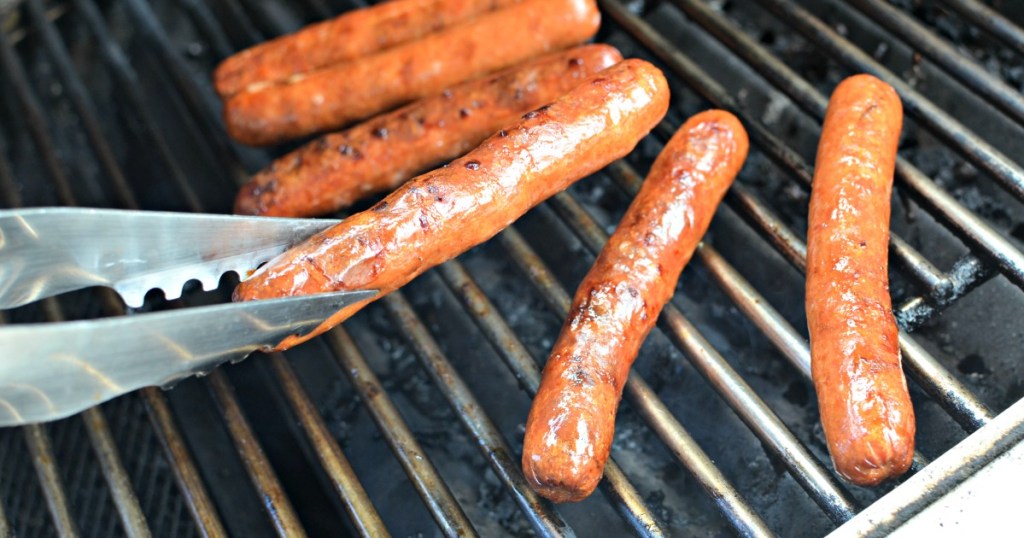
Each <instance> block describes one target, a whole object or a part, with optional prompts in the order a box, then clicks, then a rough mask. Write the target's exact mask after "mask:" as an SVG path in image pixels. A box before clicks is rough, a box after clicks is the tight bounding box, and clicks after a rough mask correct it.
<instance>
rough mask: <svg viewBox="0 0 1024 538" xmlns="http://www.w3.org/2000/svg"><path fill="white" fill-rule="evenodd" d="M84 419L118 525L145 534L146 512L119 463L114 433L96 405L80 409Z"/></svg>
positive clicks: (131, 533) (139, 534)
mask: <svg viewBox="0 0 1024 538" xmlns="http://www.w3.org/2000/svg"><path fill="white" fill-rule="evenodd" d="M82 419H83V420H84V421H85V430H86V432H88V434H89V440H90V441H91V442H92V446H93V449H94V452H96V458H97V460H99V463H100V470H101V471H102V472H103V477H104V478H105V479H106V481H107V484H109V485H110V494H111V495H112V496H113V497H114V505H115V506H117V512H118V514H119V515H120V516H121V525H122V526H123V527H124V530H125V533H127V534H128V535H129V536H133V537H134V536H139V537H148V536H150V535H151V533H150V532H149V525H148V524H147V523H146V516H145V515H143V513H142V508H141V507H140V506H139V499H138V497H137V496H136V495H135V490H134V489H132V484H131V482H130V481H129V480H128V473H127V472H126V471H125V469H124V464H122V463H121V458H120V456H119V455H118V451H117V445H116V444H114V437H113V436H112V435H111V434H110V426H109V425H108V424H107V418H106V416H105V415H104V414H103V411H102V410H101V408H99V407H93V408H92V409H89V410H87V411H85V412H84V413H82Z"/></svg>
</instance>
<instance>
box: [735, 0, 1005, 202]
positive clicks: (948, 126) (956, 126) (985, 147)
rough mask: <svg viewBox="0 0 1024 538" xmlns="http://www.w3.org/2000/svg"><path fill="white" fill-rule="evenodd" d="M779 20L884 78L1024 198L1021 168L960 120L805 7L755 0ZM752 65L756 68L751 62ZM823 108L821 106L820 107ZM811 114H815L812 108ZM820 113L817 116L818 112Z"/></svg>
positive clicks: (939, 131) (924, 120) (931, 126)
mask: <svg viewBox="0 0 1024 538" xmlns="http://www.w3.org/2000/svg"><path fill="white" fill-rule="evenodd" d="M758 3H760V4H761V5H763V6H765V7H767V8H768V9H769V10H770V11H772V12H773V13H775V14H776V16H777V17H779V19H780V20H782V21H785V22H786V23H787V24H788V25H791V26H792V27H793V28H795V29H796V30H797V31H798V32H800V33H801V34H803V35H804V36H805V37H807V38H808V39H810V40H811V41H813V42H814V43H817V44H818V45H819V46H821V47H822V48H824V49H825V50H827V51H828V52H829V53H830V54H831V55H832V56H834V57H835V58H837V59H838V60H840V61H841V62H842V63H844V64H846V65H848V66H850V67H851V68H854V69H857V70H860V71H864V72H866V73H871V74H872V75H875V76H876V77H878V78H880V79H882V80H884V81H885V82H887V83H888V84H889V85H891V86H892V87H893V88H895V89H896V92H897V93H899V95H900V98H901V99H902V100H903V105H904V107H905V109H906V111H907V112H908V113H909V114H910V115H911V116H913V117H915V118H916V119H917V120H918V121H919V122H921V124H922V125H923V126H925V127H926V128H927V129H928V130H929V131H932V132H933V133H935V134H936V135H937V136H938V137H940V138H941V139H942V140H944V141H945V142H946V143H947V144H949V146H950V147H951V148H952V149H955V150H956V151H957V152H958V153H960V154H961V155H963V156H964V158H966V159H967V160H968V161H970V162H971V163H972V164H974V165H975V166H976V167H978V168H979V169H980V170H984V171H985V172H986V173H987V174H989V175H990V176H991V177H992V178H994V179H995V180H996V181H997V182H998V183H999V184H1000V185H1002V186H1003V188H1005V189H1006V190H1007V191H1009V192H1010V193H1012V194H1013V195H1014V196H1016V197H1017V198H1018V199H1021V200H1024V169H1021V167H1020V166H1018V165H1017V164H1016V163H1014V162H1013V161H1011V160H1010V159H1009V158H1007V157H1006V156H1005V155H1003V154H1002V153H1000V152H999V151H998V150H996V149H995V148H994V147H992V146H991V145H990V144H989V143H988V142H985V141H984V140H982V139H981V138H979V137H978V136H977V135H975V134H974V133H972V132H971V131H970V130H968V129H967V128H966V127H964V125H963V124H961V123H960V122H959V121H957V120H956V119H954V118H953V117H951V116H950V115H949V114H946V113H945V112H944V111H942V109H940V108H939V107H937V106H936V105H935V104H933V103H932V102H931V101H929V100H928V99H926V98H925V97H924V96H923V95H921V94H920V93H918V92H917V90H914V89H913V88H911V87H910V85H909V84H907V83H905V82H903V80H902V79H900V77H898V76H896V75H895V74H893V73H892V72H891V71H889V70H888V69H886V68H885V67H883V66H882V65H881V64H879V63H878V62H876V61H875V60H874V59H872V58H871V56H869V55H868V54H866V53H865V52H864V51H862V50H860V49H858V48H857V47H856V46H855V45H853V44H852V43H850V42H849V41H848V40H847V39H845V38H843V37H842V36H840V35H839V34H838V33H837V32H835V31H834V30H832V28H830V27H829V26H828V25H827V24H825V23H824V22H822V21H821V20H819V19H818V18H816V17H815V16H814V15H812V14H811V13H810V12H808V11H807V10H806V9H804V8H802V7H800V6H798V5H796V4H795V3H793V2H790V1H789V0H758ZM754 67H755V69H756V68H757V66H756V65H754ZM822 110H824V109H822ZM808 112H810V113H811V114H812V115H815V116H819V114H818V113H817V112H815V111H813V110H808ZM819 117H820V116H819Z"/></svg>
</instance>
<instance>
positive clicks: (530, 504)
mask: <svg viewBox="0 0 1024 538" xmlns="http://www.w3.org/2000/svg"><path fill="white" fill-rule="evenodd" d="M383 301H384V305H385V306H386V307H387V310H388V313H389V314H390V315H391V317H392V319H394V321H395V323H396V324H397V325H398V326H399V327H401V329H402V334H403V335H404V336H405V338H406V339H407V340H408V342H409V344H410V345H411V346H412V347H413V349H414V350H415V352H416V356H417V357H418V358H419V360H420V363H421V364H422V365H423V367H424V369H426V370H427V372H428V373H429V374H430V377H431V378H432V379H433V380H434V384H436V385H437V387H438V388H439V389H440V390H441V393H442V394H443V395H444V397H445V399H446V400H448V404H449V405H450V406H451V407H452V409H453V410H454V411H455V414H456V415H457V416H458V417H459V420H461V421H462V424H463V426H464V427H465V428H466V429H467V430H468V431H469V432H470V434H471V435H472V436H473V437H474V438H475V439H476V440H477V442H476V444H477V446H478V447H479V448H480V451H481V452H482V453H483V456H484V457H485V458H486V459H487V460H488V463H490V465H491V468H492V469H493V470H494V473H495V474H497V475H498V477H499V478H500V479H501V481H502V482H504V483H505V487H506V488H508V490H509V493H511V495H512V497H513V498H514V499H515V500H516V503H517V504H518V505H519V508H520V509H521V510H522V511H523V513H524V514H526V516H527V519H528V520H529V521H530V524H531V525H533V528H534V530H536V531H537V533H538V534H540V535H541V536H575V535H576V534H575V533H574V532H573V530H572V529H571V528H569V526H568V525H567V524H566V523H565V521H564V520H563V519H562V517H561V516H560V515H559V514H558V512H557V511H555V509H554V508H553V507H552V506H551V503H549V502H548V501H546V500H543V499H541V497H540V496H539V495H537V494H536V493H535V492H534V491H533V490H532V489H530V487H529V485H528V484H527V483H526V477H525V476H523V471H522V469H521V468H520V466H519V458H516V457H515V455H514V453H513V452H512V449H511V448H509V446H508V443H506V442H505V440H504V438H502V436H501V433H499V432H498V428H497V427H496V426H495V425H494V423H493V422H492V421H491V419H490V417H488V416H487V414H486V413H485V412H484V411H483V409H482V408H481V406H480V404H479V403H478V402H477V400H476V398H475V397H474V396H473V394H472V392H471V391H470V390H469V387H468V386H467V385H466V383H465V382H464V381H463V380H462V378H461V377H459V374H458V373H457V372H456V370H455V368H454V367H453V366H452V364H451V362H449V360H448V358H447V357H445V356H444V353H443V352H442V351H441V347H440V346H439V345H438V344H437V341H435V340H434V338H433V337H432V336H431V335H430V332H429V331H428V330H427V328H426V327H425V326H424V325H423V322H422V321H420V319H419V317H418V316H417V315H416V313H415V312H414V311H413V308H412V305H411V304H409V301H408V300H406V299H405V296H404V295H402V293H401V292H398V291H396V292H393V293H391V294H389V295H388V296H387V297H385V298H384V299H383Z"/></svg>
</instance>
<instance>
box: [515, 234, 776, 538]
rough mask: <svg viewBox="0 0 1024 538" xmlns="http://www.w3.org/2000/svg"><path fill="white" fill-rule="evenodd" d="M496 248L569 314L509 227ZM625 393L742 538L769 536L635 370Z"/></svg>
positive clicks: (557, 288)
mask: <svg viewBox="0 0 1024 538" xmlns="http://www.w3.org/2000/svg"><path fill="white" fill-rule="evenodd" d="M499 237H501V244H502V246H503V247H505V249H506V250H507V251H508V253H509V255H510V257H511V258H512V259H513V261H514V262H515V263H516V265H517V266H519V267H520V269H521V270H522V271H523V272H524V273H525V274H526V275H527V276H528V277H529V279H530V281H531V283H533V285H534V286H535V287H536V288H537V290H538V291H540V292H541V294H542V296H543V297H544V299H545V300H546V301H547V303H548V306H549V307H550V308H551V309H552V310H553V311H554V312H555V314H556V315H558V316H560V317H562V318H564V317H565V316H567V315H568V313H569V307H570V306H571V299H570V297H569V295H568V293H566V291H565V289H564V288H562V286H561V285H560V284H558V282H557V281H556V280H555V276H554V274H552V273H551V270H550V269H548V268H547V266H546V265H545V264H544V262H543V261H541V259H540V257H539V256H537V254H536V253H535V252H534V251H533V249H532V248H530V246H529V245H528V244H527V243H526V241H525V240H524V239H523V238H522V236H521V235H519V234H518V232H516V231H515V230H514V229H512V228H508V229H506V230H505V231H504V232H502V233H501V234H500V236H499ZM625 394H626V396H627V397H628V398H629V402H630V403H631V404H632V405H633V406H634V407H636V409H637V412H639V413H640V415H641V416H642V417H643V418H644V420H645V421H647V422H648V424H650V426H651V428H652V429H654V430H655V432H656V433H657V434H658V437H659V438H660V439H661V440H662V442H663V443H665V445H666V446H667V447H668V448H669V450H670V451H671V452H672V453H673V454H674V455H675V456H676V458H677V459H678V460H679V461H680V462H681V463H682V464H683V466H684V467H686V468H687V469H688V470H689V471H690V472H691V473H692V474H693V475H694V477H695V478H696V479H697V481H698V482H699V483H700V485H701V487H702V488H704V490H705V491H706V492H707V493H708V495H710V496H711V498H712V500H713V501H714V503H715V504H716V505H717V506H718V508H719V510H721V511H722V514H723V515H724V516H725V517H726V519H727V520H728V521H729V523H730V524H732V525H733V527H734V528H735V529H736V530H737V531H738V532H739V533H740V534H741V535H745V536H771V535H772V533H771V531H770V530H769V529H768V527H767V525H765V523H764V521H763V520H762V519H761V516H759V515H758V514H757V513H756V512H755V511H754V509H753V508H752V507H751V506H750V505H749V504H748V503H747V502H746V500H744V499H743V497H742V496H741V495H740V494H739V492H738V491H736V489H735V488H734V487H733V486H732V484H730V483H729V481H728V479H726V478H725V476H724V475H723V474H722V472H721V471H720V470H719V469H718V468H717V467H715V464H714V463H713V462H712V461H711V458H709V457H708V455H707V454H706V453H705V452H704V450H703V449H702V448H700V446H699V445H698V444H697V442H696V441H694V440H693V437H691V436H690V434H689V433H688V432H687V431H686V430H685V429H684V428H683V426H682V425H681V424H680V423H679V422H678V421H677V420H676V418H675V417H674V416H673V415H672V413H671V412H670V411H669V410H668V408H667V407H665V404H664V403H662V402H661V400H659V399H658V397H657V396H656V395H655V394H654V391H653V390H651V389H650V387H649V386H648V385H647V383H646V382H644V380H643V379H642V378H641V377H640V375H639V374H637V373H636V372H632V373H630V375H629V379H628V380H627V381H626V388H625Z"/></svg>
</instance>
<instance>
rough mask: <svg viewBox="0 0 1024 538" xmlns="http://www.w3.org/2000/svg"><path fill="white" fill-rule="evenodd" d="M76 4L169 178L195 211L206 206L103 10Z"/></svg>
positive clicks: (85, 1) (86, 1)
mask: <svg viewBox="0 0 1024 538" xmlns="http://www.w3.org/2000/svg"><path fill="white" fill-rule="evenodd" d="M73 1H74V4H75V13H78V14H79V16H81V17H82V18H83V19H84V20H85V23H86V26H87V27H88V28H89V31H90V32H91V33H92V35H93V37H94V38H95V39H96V41H97V42H98V43H99V50H100V53H101V54H102V56H103V59H104V60H105V61H106V62H107V64H108V66H109V67H110V69H111V72H112V73H113V75H114V79H115V80H116V81H117V85H118V90H119V91H120V92H121V95H123V96H125V97H126V99H127V101H128V104H129V105H130V106H131V108H132V115H133V116H134V117H135V118H137V119H138V120H139V123H141V124H142V126H143V128H144V129H145V130H146V134H147V135H148V137H149V139H150V141H151V142H152V144H153V148H154V149H155V150H156V153H157V155H159V156H160V160H161V161H162V162H163V163H164V166H165V167H166V169H167V172H168V175H169V176H170V179H171V180H172V181H173V182H174V185H175V187H176V188H177V189H178V190H179V191H180V192H181V196H182V197H183V198H184V200H185V203H186V205H188V206H189V207H193V208H196V207H202V202H200V201H199V196H198V195H197V194H196V192H195V190H194V189H193V188H192V185H191V184H189V181H188V179H187V178H186V177H185V172H184V170H182V168H181V164H180V163H179V162H178V160H177V159H175V158H174V156H173V155H172V154H171V148H170V146H169V145H168V144H167V140H166V138H165V137H164V135H163V133H162V131H161V130H160V128H159V127H158V124H157V121H156V118H154V117H153V113H152V112H151V111H150V107H149V106H148V105H147V104H146V103H145V100H144V99H143V97H142V93H141V91H140V90H139V86H140V84H141V81H140V80H139V76H138V74H137V73H136V72H135V70H134V69H133V68H132V65H131V62H130V61H129V60H128V56H127V55H126V54H125V53H124V51H123V50H122V49H121V47H120V46H118V45H117V43H115V42H114V40H113V39H112V38H111V37H110V36H111V34H110V29H109V28H108V27H107V24H106V23H105V22H104V21H103V16H102V15H101V14H100V11H99V9H97V8H96V4H95V3H93V1H92V0H73ZM76 76H77V75H76ZM129 207H130V206H129Z"/></svg>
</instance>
